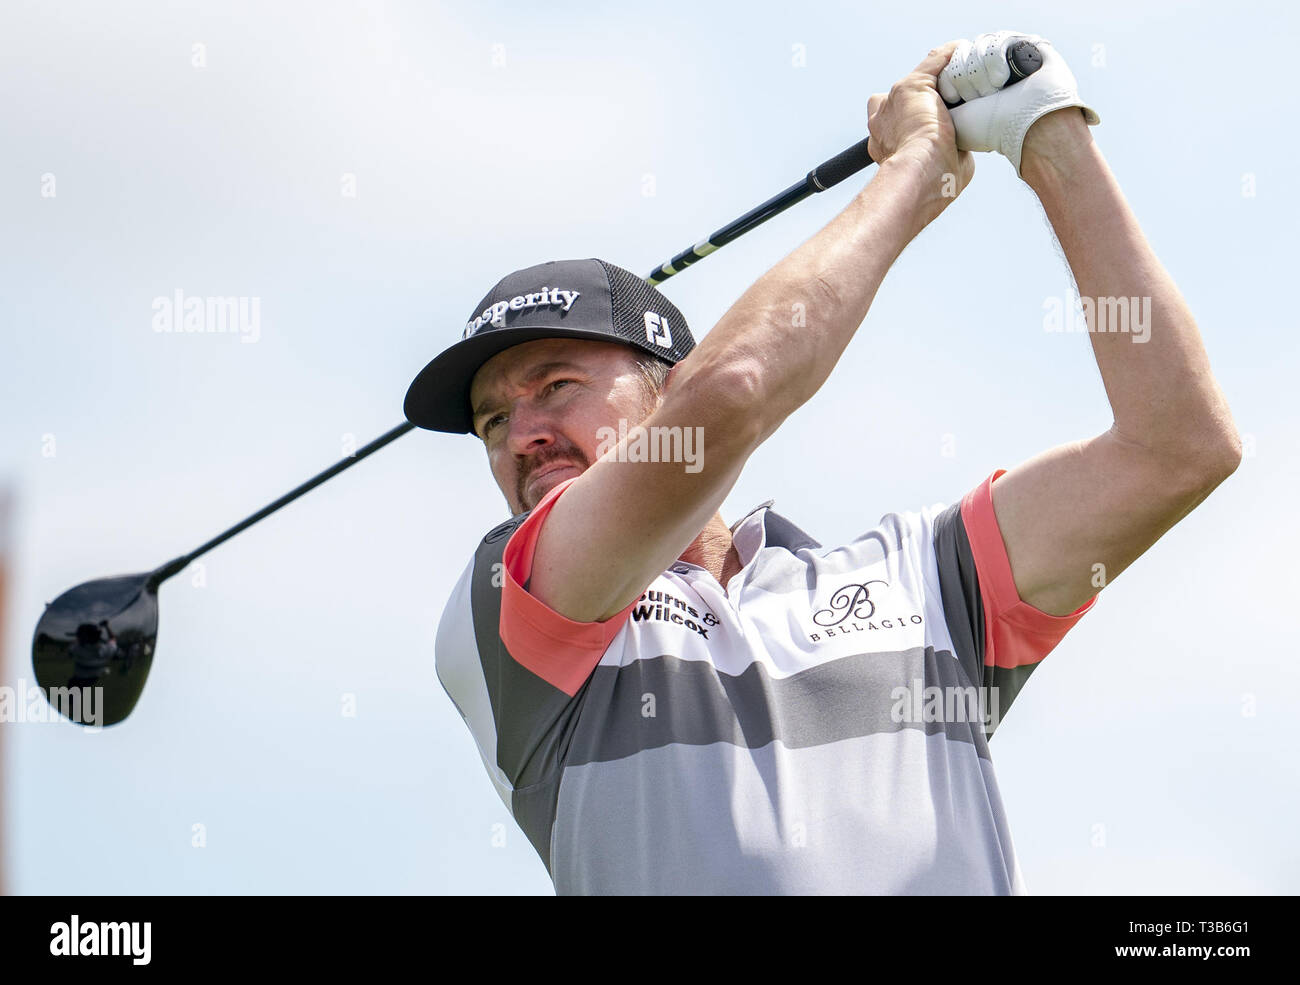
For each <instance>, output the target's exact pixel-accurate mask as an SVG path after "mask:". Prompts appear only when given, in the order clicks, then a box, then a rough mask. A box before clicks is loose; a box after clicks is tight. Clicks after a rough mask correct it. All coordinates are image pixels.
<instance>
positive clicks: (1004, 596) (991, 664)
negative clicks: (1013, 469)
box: [934, 469, 1097, 737]
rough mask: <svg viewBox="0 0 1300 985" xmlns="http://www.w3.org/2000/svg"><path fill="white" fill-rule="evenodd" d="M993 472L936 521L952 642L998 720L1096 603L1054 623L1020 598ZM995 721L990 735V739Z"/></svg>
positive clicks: (937, 550) (1090, 602) (998, 473)
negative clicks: (988, 694)
mask: <svg viewBox="0 0 1300 985" xmlns="http://www.w3.org/2000/svg"><path fill="white" fill-rule="evenodd" d="M1004 474H1006V469H997V470H996V471H994V472H993V473H992V474H991V475H989V476H988V478H986V479H985V480H984V481H983V482H981V483H980V484H979V485H978V486H976V487H975V488H974V489H972V490H971V491H970V492H968V493H967V494H966V495H965V496H964V497H962V500H961V502H960V503H954V504H953V505H951V506H949V507H948V508H947V509H945V510H944V511H943V512H942V513H940V514H939V515H938V516H937V517H936V518H935V522H934V552H935V558H936V562H937V565H938V570H939V585H940V589H941V593H942V597H943V608H944V616H945V620H946V622H947V625H948V631H949V635H950V636H951V637H952V640H953V645H954V647H955V648H956V650H957V654H956V656H957V657H958V658H959V659H960V660H961V662H962V664H963V666H964V667H965V668H966V670H967V674H968V676H969V677H970V678H971V680H972V681H979V682H980V683H981V685H982V686H984V687H986V688H990V689H993V694H995V695H996V701H997V707H998V710H999V718H1000V716H1002V715H1005V714H1006V712H1007V709H1009V708H1010V707H1011V703H1012V702H1013V701H1014V700H1015V698H1016V696H1017V695H1018V694H1019V693H1020V689H1021V688H1022V687H1024V684H1025V682H1026V681H1027V680H1028V678H1029V675H1030V674H1031V673H1032V672H1033V670H1034V668H1035V667H1037V666H1038V664H1039V663H1040V662H1041V661H1042V659H1043V658H1044V657H1046V656H1047V654H1049V653H1051V652H1052V650H1053V649H1055V647H1056V645H1057V644H1058V643H1059V642H1060V641H1061V640H1062V638H1064V636H1065V634H1066V633H1067V632H1069V630H1070V629H1071V627H1073V626H1074V624H1075V623H1077V622H1078V621H1079V620H1080V619H1082V618H1083V616H1084V614H1085V613H1087V612H1088V611H1089V610H1090V609H1091V608H1092V607H1093V605H1094V604H1095V603H1096V601H1097V597H1096V596H1095V595H1094V596H1093V597H1092V598H1091V599H1089V600H1088V601H1087V602H1085V603H1084V604H1083V605H1081V606H1079V608H1077V609H1075V610H1074V611H1073V612H1071V613H1069V614H1068V615H1064V616H1055V615H1051V614H1049V613H1046V612H1043V611H1042V610H1040V609H1036V608H1034V607H1033V606H1032V605H1030V604H1029V603H1028V602H1026V601H1024V600H1023V599H1021V598H1020V594H1019V592H1018V591H1017V589H1016V583H1015V579H1014V578H1013V577H1012V574H1011V561H1010V560H1009V559H1008V557H1007V549H1006V544H1005V542H1004V541H1003V540H1002V531H1001V529H1000V528H999V527H998V522H997V516H996V515H995V514H994V512H993V492H992V486H993V483H994V482H996V481H997V479H998V478H999V477H1000V476H1002V475H1004ZM995 727H996V722H994V723H993V725H991V726H990V727H989V728H988V735H989V736H990V737H991V736H992V735H993V731H994V728H995Z"/></svg>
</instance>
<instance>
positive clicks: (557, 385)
mask: <svg viewBox="0 0 1300 985" xmlns="http://www.w3.org/2000/svg"><path fill="white" fill-rule="evenodd" d="M572 382H574V381H573V380H556V381H555V382H554V383H552V384H551V389H555V388H556V387H559V386H561V385H563V384H565V383H572Z"/></svg>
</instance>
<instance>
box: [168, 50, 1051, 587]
mask: <svg viewBox="0 0 1300 985" xmlns="http://www.w3.org/2000/svg"><path fill="white" fill-rule="evenodd" d="M1007 64H1008V66H1010V69H1011V79H1010V81H1009V82H1007V85H1012V84H1014V83H1016V82H1019V81H1020V80H1021V79H1023V78H1025V77H1026V76H1028V75H1032V74H1033V73H1034V72H1036V71H1037V70H1038V68H1039V67H1040V66H1041V65H1042V58H1041V56H1040V55H1039V52H1038V50H1037V48H1035V47H1034V45H1033V44H1032V43H1030V42H1028V41H1019V42H1017V43H1016V44H1015V45H1013V46H1012V47H1011V48H1009V49H1008V51H1007ZM868 139H869V138H866V137H864V138H863V139H862V140H859V141H858V142H857V143H856V144H854V145H853V146H852V147H848V148H846V149H844V150H842V151H840V152H839V153H838V154H836V155H835V156H834V157H832V158H829V159H828V160H826V161H823V162H822V163H821V164H819V165H817V167H815V168H813V169H812V170H811V171H809V172H808V173H807V174H806V175H805V176H804V178H803V180H802V181H799V182H796V183H795V184H793V185H791V186H790V187H789V188H787V189H786V190H785V191H783V192H780V193H779V194H777V195H774V196H772V197H771V198H769V199H768V200H767V201H766V202H764V203H763V204H762V205H759V206H757V207H756V208H753V209H750V210H749V211H748V212H746V213H745V214H744V215H742V216H741V217H740V218H738V219H735V220H733V221H732V222H730V223H728V224H727V225H725V226H723V227H722V228H721V229H719V230H717V231H716V232H715V233H713V234H712V235H711V236H709V237H708V238H707V239H705V240H702V241H701V242H699V243H696V244H695V245H694V246H692V247H690V248H688V249H686V250H683V251H682V252H681V253H678V254H677V255H676V256H675V257H673V258H672V259H671V260H669V261H668V262H667V263H664V264H660V265H659V266H658V267H657V268H655V269H654V270H653V271H651V272H650V273H649V274H647V275H646V276H645V278H644V279H645V281H646V283H648V284H651V285H657V284H662V283H663V282H664V281H666V280H667V279H668V278H669V277H672V276H673V275H675V274H678V273H681V272H682V271H683V270H685V269H686V268H687V267H689V266H691V265H692V264H694V263H697V262H699V261H700V260H703V259H704V258H705V257H706V256H708V255H709V254H710V253H714V252H716V251H717V250H719V249H721V248H722V247H724V246H726V245H727V244H728V243H730V242H732V241H733V240H736V239H739V238H740V237H741V236H743V235H745V233H747V232H749V231H750V230H751V229H755V228H757V227H758V226H761V225H762V224H763V223H765V222H767V220H768V219H771V218H772V217H773V216H775V215H780V214H781V213H782V212H784V211H785V210H786V209H788V208H790V207H791V206H793V205H795V204H797V203H799V202H802V201H803V200H804V199H805V198H807V197H808V196H809V195H815V194H817V193H818V192H824V191H826V190H827V189H828V188H833V187H835V186H836V185H838V184H839V183H840V182H841V181H843V180H844V179H845V178H848V177H851V176H852V175H855V174H857V173H858V172H859V171H861V170H863V169H864V168H866V167H867V165H869V164H874V163H875V161H873V160H872V158H871V155H870V154H869V153H868V152H867V141H868ZM414 427H415V425H414V424H411V423H410V422H409V421H403V422H402V423H401V424H398V425H397V426H396V427H394V428H392V429H391V430H389V431H387V432H385V433H384V434H381V435H380V436H379V437H378V438H376V439H375V440H374V441H372V442H370V443H369V444H368V445H365V446H364V447H362V448H359V449H357V451H356V453H355V454H353V455H349V456H348V457H347V458H345V459H343V460H342V461H339V462H336V463H335V464H334V465H331V466H330V467H329V468H327V469H326V470H325V471H324V472H321V473H320V474H319V475H316V476H314V477H312V478H311V479H308V480H307V481H306V482H304V483H303V484H302V485H300V486H298V487H297V488H295V489H291V490H289V492H287V493H285V494H284V495H283V496H281V497H280V498H279V499H277V500H276V501H275V502H273V503H270V504H269V505H267V506H264V507H263V508H262V509H260V510H258V511H257V512H256V513H254V514H253V515H252V516H249V517H247V518H246V519H244V520H241V521H240V522H239V523H237V524H235V525H234V526H233V527H231V528H230V529H229V530H226V531H224V532H223V533H220V534H218V535H217V536H216V537H213V538H212V539H211V540H210V541H208V542H207V543H206V544H203V545H201V546H200V547H198V548H196V549H195V550H193V551H191V552H190V553H189V554H186V555H184V556H183V557H178V558H175V559H174V560H172V561H168V562H167V563H166V564H164V565H162V567H160V568H158V569H157V570H155V571H154V572H153V574H152V575H151V577H150V579H149V584H150V585H151V586H152V587H153V588H154V589H157V587H158V585H159V584H161V583H162V582H164V581H166V580H167V579H168V578H170V577H171V576H172V575H174V574H176V573H177V572H178V571H180V570H181V569H182V568H184V567H185V566H186V565H188V564H189V563H190V562H191V561H194V560H195V559H196V558H199V557H201V556H202V555H204V554H206V553H207V552H208V551H210V550H212V549H213V548H214V547H217V546H218V545H220V544H224V543H225V542H226V541H227V540H229V539H230V538H231V537H233V536H235V534H237V533H239V532H240V531H242V530H246V529H247V528H249V527H251V526H252V525H253V524H255V523H257V522H258V521H259V520H262V519H265V518H266V517H268V516H270V515H271V514H272V513H274V512H275V511H276V510H278V509H280V507H282V506H287V505H288V504H289V503H292V502H293V501H294V500H295V499H297V498H298V497H299V496H302V495H303V494H304V493H308V492H310V491H311V490H313V489H315V488H316V487H317V486H319V485H320V484H321V483H322V482H325V481H326V480H327V479H332V478H333V477H334V476H336V475H338V474H339V473H340V472H342V471H343V470H344V469H348V468H351V467H352V466H353V465H356V464H357V462H359V461H361V460H362V459H363V458H366V457H367V456H369V455H370V454H372V453H373V452H376V451H378V450H379V449H380V448H383V447H384V446H385V445H386V444H388V443H389V442H391V441H395V440H396V439H398V438H400V437H401V436H402V435H404V434H406V432H408V431H410V430H412V429H413V428H414Z"/></svg>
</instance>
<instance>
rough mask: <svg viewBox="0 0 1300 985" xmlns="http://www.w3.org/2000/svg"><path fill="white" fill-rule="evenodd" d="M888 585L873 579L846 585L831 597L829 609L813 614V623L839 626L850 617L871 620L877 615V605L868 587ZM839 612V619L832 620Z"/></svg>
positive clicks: (880, 580) (885, 582)
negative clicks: (872, 599)
mask: <svg viewBox="0 0 1300 985" xmlns="http://www.w3.org/2000/svg"><path fill="white" fill-rule="evenodd" d="M888 584H889V582H887V581H883V580H882V579H880V578H872V579H871V580H870V581H867V582H863V583H861V584H849V585H845V586H844V587H843V588H841V589H838V590H837V591H836V592H835V594H834V595H832V596H831V605H830V608H829V609H818V610H817V611H816V612H814V613H813V622H815V623H816V624H817V625H818V626H838V625H839V624H840V623H842V622H843V621H844V620H845V619H847V618H848V617H849V616H850V615H852V616H853V618H854V619H870V618H871V617H872V616H874V615H875V614H876V603H875V602H873V601H871V589H869V588H867V586H868V585H888ZM837 612H838V613H839V618H838V619H834V618H832V617H833V616H834V615H835V614H836V613H837Z"/></svg>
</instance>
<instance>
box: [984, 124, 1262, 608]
mask: <svg viewBox="0 0 1300 985" xmlns="http://www.w3.org/2000/svg"><path fill="white" fill-rule="evenodd" d="M1020 173H1021V176H1022V177H1023V178H1024V180H1025V181H1026V182H1027V183H1028V184H1029V185H1030V187H1031V188H1033V190H1034V192H1035V193H1036V194H1037V195H1038V198H1039V201H1040V202H1041V203H1042V205H1043V209H1044V211H1045V212H1046V213H1047V217H1048V220H1049V221H1050V222H1051V224H1052V228H1053V230H1054V231H1055V233H1056V236H1057V238H1058V240H1059V241H1060V244H1061V247H1062V249H1063V250H1064V251H1065V256H1066V259H1067V261H1068V262H1069V265H1070V269H1071V271H1072V272H1073V274H1074V277H1075V282H1076V284H1077V286H1078V291H1079V296H1080V297H1081V298H1090V299H1094V300H1095V299H1099V298H1107V299H1109V298H1125V299H1134V298H1136V299H1138V302H1137V303H1138V304H1143V303H1144V301H1143V299H1146V298H1149V299H1150V309H1149V310H1150V317H1149V320H1148V321H1147V322H1144V326H1145V328H1144V331H1143V333H1142V334H1140V335H1138V334H1134V333H1133V332H1122V331H1115V330H1114V329H1115V327H1116V326H1112V325H1098V324H1097V318H1099V317H1103V318H1114V317H1116V314H1117V308H1116V307H1114V306H1111V305H1109V304H1095V305H1093V309H1092V311H1091V312H1088V318H1089V333H1088V337H1089V339H1090V340H1091V342H1092V348H1093V354H1094V355H1095V357H1096V360H1097V366H1098V368H1099V369H1100V370H1101V376H1102V381H1103V383H1104V384H1105V388H1106V395H1107V397H1108V398H1109V400H1110V406H1111V411H1112V413H1113V415H1114V424H1113V425H1112V426H1111V428H1110V430H1109V431H1107V432H1105V433H1104V434H1101V435H1098V436H1097V437H1095V438H1091V439H1089V440H1085V441H1077V442H1072V443H1069V444H1065V445H1061V446H1059V447H1057V448H1053V449H1051V450H1049V451H1046V452H1044V453H1043V454H1041V455H1038V456H1036V457H1034V458H1032V459H1030V460H1029V461H1027V462H1025V463H1023V464H1021V465H1019V466H1017V467H1016V468H1013V469H1011V470H1009V471H1008V472H1007V473H1006V474H1004V475H1002V476H1001V477H1000V478H998V480H997V481H996V482H994V483H993V484H992V486H991V492H992V499H993V510H994V513H995V514H996V516H997V521H998V526H999V528H1000V529H1001V533H1002V539H1003V542H1004V543H1005V545H1006V549H1007V557H1008V559H1009V560H1010V562H1011V570H1012V574H1013V576H1014V578H1015V583H1016V588H1017V590H1018V591H1019V593H1020V597H1021V599H1022V600H1024V601H1025V602H1027V603H1029V604H1030V605H1031V606H1033V607H1034V608H1036V609H1040V610H1042V611H1043V612H1046V613H1049V614H1051V615H1058V616H1061V615H1068V614H1070V613H1072V612H1073V611H1075V610H1076V609H1077V608H1079V607H1080V606H1081V605H1083V604H1084V603H1085V602H1087V601H1088V600H1089V599H1090V598H1092V597H1093V596H1094V595H1096V594H1097V588H1096V586H1095V585H1094V572H1095V570H1096V569H1094V567H1093V566H1094V565H1096V564H1102V565H1104V568H1103V569H1102V571H1103V572H1104V579H1105V583H1109V582H1111V581H1113V580H1114V579H1115V577H1116V576H1117V575H1118V574H1119V573H1120V572H1121V571H1123V570H1124V569H1125V568H1127V567H1128V566H1129V565H1130V564H1132V563H1133V562H1134V561H1135V560H1136V559H1137V558H1138V557H1139V556H1141V555H1142V554H1143V553H1144V552H1145V551H1146V549H1147V548H1148V547H1150V546H1151V545H1152V544H1154V543H1155V542H1156V541H1157V540H1158V539H1159V538H1160V537H1161V536H1162V535H1163V534H1164V533H1165V531H1167V530H1169V529H1170V528H1171V527H1172V526H1173V525H1174V524H1176V523H1177V522H1178V521H1179V520H1181V519H1182V518H1183V517H1185V516H1186V515H1187V514H1188V513H1190V512H1191V511H1192V510H1193V509H1195V507H1196V506H1197V505H1198V504H1199V503H1200V502H1201V501H1202V500H1204V499H1205V498H1206V497H1207V496H1208V495H1209V494H1210V493H1211V492H1212V491H1213V490H1214V489H1215V487H1216V486H1218V485H1219V483H1221V482H1222V481H1223V480H1224V479H1226V478H1227V477H1228V476H1229V475H1231V474H1232V473H1233V472H1234V471H1235V470H1236V468H1237V466H1238V464H1239V463H1240V461H1241V441H1240V438H1239V437H1238V435H1237V431H1236V427H1235V426H1234V424H1233V421H1232V415H1231V413H1230V412H1229V410H1228V405H1227V402H1226V400H1225V399H1224V396H1223V393H1222V391H1221V390H1220V389H1219V386H1218V384H1217V383H1216V382H1215V380H1214V377H1213V375H1212V374H1211V371H1210V362H1209V357H1208V356H1207V355H1206V352H1205V347H1204V345H1203V344H1202V342H1201V336H1200V332H1199V331H1198V330H1197V328H1196V322H1195V321H1194V320H1193V318H1192V314H1191V311H1190V310H1188V307H1187V304H1186V302H1185V301H1184V300H1183V298H1182V295H1181V294H1180V293H1179V291H1178V288H1177V287H1176V286H1175V285H1174V282H1173V280H1172V279H1171V278H1170V277H1169V275H1168V273H1167V272H1166V271H1165V270H1164V268H1163V267H1162V266H1161V265H1160V262H1159V261H1158V260H1157V259H1156V257H1155V254H1154V253H1153V252H1152V250H1151V247H1150V245H1149V244H1148V243H1147V241H1146V237H1145V236H1143V234H1142V230H1141V228H1140V227H1139V226H1138V222H1137V219H1136V218H1135V217H1134V215H1133V213H1132V211H1131V210H1130V209H1129V207H1128V203H1127V202H1126V201H1125V200H1124V196H1123V194H1122V193H1121V192H1120V188H1119V185H1118V183H1117V182H1116V180H1115V176H1114V175H1113V174H1112V173H1111V170H1110V168H1109V167H1108V166H1107V164H1106V161H1105V159H1104V158H1103V157H1102V155H1101V152H1100V151H1099V150H1098V149H1097V146H1096V145H1095V144H1094V143H1093V140H1092V135H1091V133H1090V131H1089V129H1088V125H1087V123H1086V122H1085V120H1084V117H1083V114H1082V112H1081V111H1080V110H1079V109H1078V108H1077V107H1070V108H1066V109H1061V110H1057V111H1055V112H1052V113H1048V114H1047V115H1046V116H1043V117H1041V118H1040V119H1039V120H1038V121H1037V122H1035V123H1034V124H1033V126H1032V127H1031V128H1030V129H1029V132H1028V133H1027V134H1026V136H1025V140H1024V147H1023V152H1022V156H1021V169H1020ZM1131 304H1132V302H1131V301H1130V305H1131ZM1138 313H1139V312H1135V311H1133V310H1132V308H1131V307H1130V310H1129V313H1128V314H1129V318H1130V327H1131V325H1132V321H1133V318H1134V316H1135V315H1136V314H1138ZM1107 328H1110V329H1111V330H1110V331H1104V330H1099V329H1107ZM1139 339H1145V340H1144V341H1139Z"/></svg>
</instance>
